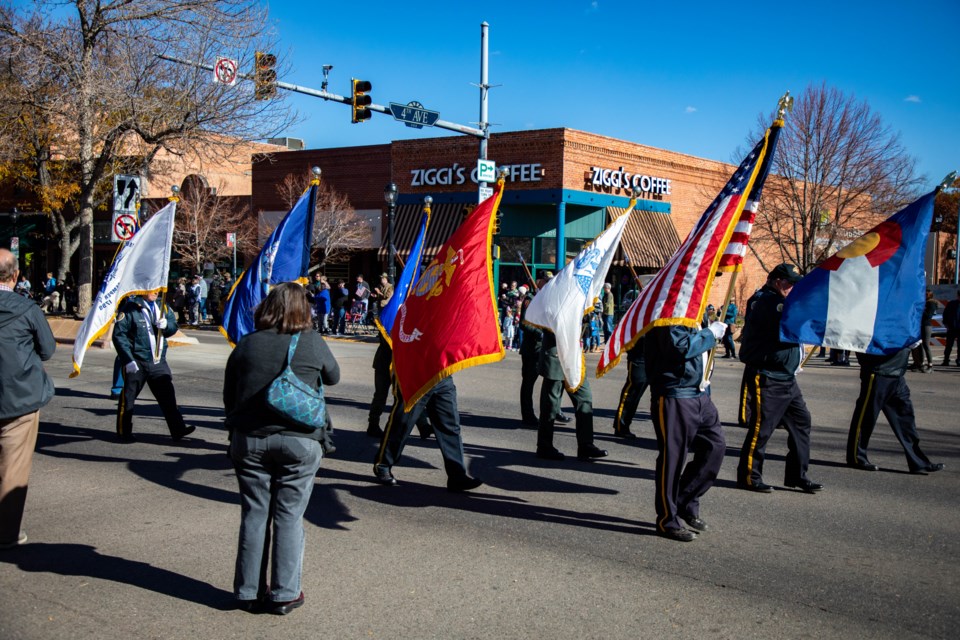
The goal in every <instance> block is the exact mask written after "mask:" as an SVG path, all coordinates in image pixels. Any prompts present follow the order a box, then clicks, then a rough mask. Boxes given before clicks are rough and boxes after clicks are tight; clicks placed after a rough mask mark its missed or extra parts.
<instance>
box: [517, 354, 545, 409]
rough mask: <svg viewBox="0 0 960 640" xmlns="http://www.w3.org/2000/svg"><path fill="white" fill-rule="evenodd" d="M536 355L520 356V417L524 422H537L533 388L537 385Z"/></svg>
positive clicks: (537, 357)
mask: <svg viewBox="0 0 960 640" xmlns="http://www.w3.org/2000/svg"><path fill="white" fill-rule="evenodd" d="M538 359H539V356H538V355H537V354H536V353H531V354H525V353H522V352H521V354H520V417H521V418H522V419H523V420H536V419H537V412H536V411H535V410H534V408H533V387H534V385H535V384H537V378H538V377H539V376H540V374H539V373H537V360H538Z"/></svg>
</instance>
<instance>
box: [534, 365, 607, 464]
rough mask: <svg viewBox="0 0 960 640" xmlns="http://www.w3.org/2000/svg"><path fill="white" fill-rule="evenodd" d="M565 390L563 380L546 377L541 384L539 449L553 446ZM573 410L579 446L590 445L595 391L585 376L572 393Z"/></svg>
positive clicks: (591, 442) (547, 448)
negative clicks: (558, 414) (557, 417)
mask: <svg viewBox="0 0 960 640" xmlns="http://www.w3.org/2000/svg"><path fill="white" fill-rule="evenodd" d="M564 391H565V389H564V385H563V380H551V379H550V378H544V379H543V384H541V385H540V420H539V426H538V428H537V451H546V450H550V449H552V448H553V432H554V423H555V421H556V416H557V413H559V411H560V398H561V397H562V396H563V392H564ZM567 395H568V396H570V400H572V401H573V411H574V413H575V414H576V424H577V447H578V448H581V447H589V446H590V445H592V444H593V393H592V392H591V391H590V382H589V381H588V380H587V379H586V378H584V379H583V384H581V385H580V388H579V389H577V390H576V391H575V392H573V393H570V392H569V391H567Z"/></svg>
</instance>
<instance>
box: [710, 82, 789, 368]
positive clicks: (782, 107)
mask: <svg viewBox="0 0 960 640" xmlns="http://www.w3.org/2000/svg"><path fill="white" fill-rule="evenodd" d="M790 111H793V98H792V97H791V96H790V92H789V91H787V92H786V93H784V94H783V96H781V97H780V100H778V101H777V117H776V118H775V119H774V121H773V124H772V125H770V129H773V128H782V127H783V125H784V121H783V118H784V115H786V114H787V113H788V112H790ZM771 162H772V158H771ZM758 169H759V167H758ZM758 204H759V203H758ZM741 269H743V266H742V258H741V263H740V264H738V265H737V267H736V269H735V270H734V271H733V275H732V277H731V278H730V284H729V285H728V286H727V293H726V295H725V297H724V300H723V307H721V308H722V309H723V313H724V315H726V313H727V307H728V306H729V305H730V300H732V299H733V287H734V285H735V284H736V282H737V274H738V273H740V270H741ZM718 320H719V317H718ZM734 320H736V318H734ZM719 346H720V344H719V343H717V344H714V345H713V349H711V350H710V356H709V357H708V359H707V367H706V371H709V372H711V373H710V374H706V373H705V374H704V375H706V376H711V375H712V372H713V361H714V360H715V359H716V353H717V348H718V347H719ZM801 366H802V364H801Z"/></svg>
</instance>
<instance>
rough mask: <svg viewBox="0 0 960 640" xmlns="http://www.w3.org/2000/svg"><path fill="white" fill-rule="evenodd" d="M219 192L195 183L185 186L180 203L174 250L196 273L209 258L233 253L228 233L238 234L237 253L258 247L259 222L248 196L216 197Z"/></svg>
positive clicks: (214, 258)
mask: <svg viewBox="0 0 960 640" xmlns="http://www.w3.org/2000/svg"><path fill="white" fill-rule="evenodd" d="M219 190H220V191H222V187H221V188H220V189H219ZM216 191H217V190H216V189H209V188H207V187H205V186H203V185H193V186H190V187H189V188H184V191H183V193H182V194H181V198H180V202H179V203H178V204H177V216H176V227H175V229H174V231H173V249H174V251H176V252H177V255H178V256H179V260H180V263H181V264H182V265H184V266H186V267H188V268H190V269H191V270H192V271H193V272H194V273H199V272H200V271H201V269H202V267H203V263H204V262H206V261H207V260H210V261H214V262H215V261H217V260H220V259H226V258H229V257H231V256H232V254H233V248H232V247H228V246H227V243H226V236H227V233H236V234H237V240H236V242H237V251H238V252H243V251H249V252H252V251H255V250H256V243H257V225H256V221H255V220H253V219H252V218H251V216H250V202H249V198H244V197H229V196H227V197H222V196H217V195H216Z"/></svg>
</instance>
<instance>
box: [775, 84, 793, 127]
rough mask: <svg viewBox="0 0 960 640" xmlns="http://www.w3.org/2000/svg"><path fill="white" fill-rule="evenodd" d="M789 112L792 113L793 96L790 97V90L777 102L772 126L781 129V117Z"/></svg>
mask: <svg viewBox="0 0 960 640" xmlns="http://www.w3.org/2000/svg"><path fill="white" fill-rule="evenodd" d="M791 111H793V96H791V95H790V90H789V89H787V92H786V93H784V94H783V95H782V96H780V99H779V100H777V119H776V120H774V122H773V124H774V125H776V126H778V127H782V126H783V116H784V115H786V114H788V113H790V112H791Z"/></svg>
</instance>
